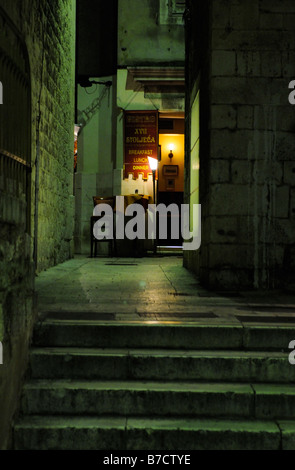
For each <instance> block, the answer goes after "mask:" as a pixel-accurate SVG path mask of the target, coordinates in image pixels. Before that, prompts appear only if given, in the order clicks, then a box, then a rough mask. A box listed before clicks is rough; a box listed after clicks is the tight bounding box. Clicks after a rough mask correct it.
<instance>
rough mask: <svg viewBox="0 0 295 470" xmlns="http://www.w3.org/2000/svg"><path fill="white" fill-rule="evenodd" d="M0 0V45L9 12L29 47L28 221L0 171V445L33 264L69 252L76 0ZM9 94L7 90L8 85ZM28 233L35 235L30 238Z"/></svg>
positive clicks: (10, 122)
mask: <svg viewBox="0 0 295 470" xmlns="http://www.w3.org/2000/svg"><path fill="white" fill-rule="evenodd" d="M0 8H1V9H2V13H3V14H2V16H1V15H0V19H1V27H0V46H2V47H3V44H4V42H5V40H4V34H5V28H6V27H7V21H6V18H8V19H10V20H11V22H12V23H13V24H14V26H15V28H16V30H18V34H19V37H20V38H21V40H22V41H23V44H24V48H25V49H26V50H27V55H28V65H29V69H30V100H31V103H30V108H31V109H30V112H31V117H32V120H31V129H30V130H27V126H26V127H25V126H24V128H23V135H22V136H21V137H20V143H21V144H22V142H23V141H25V142H28V141H30V142H31V158H30V161H31V165H32V173H31V184H30V194H29V195H28V203H29V204H30V206H31V207H30V208H31V210H30V211H29V212H31V218H30V223H27V221H26V217H25V214H24V213H25V211H26V208H25V207H26V204H25V198H24V199H22V198H21V193H20V191H19V189H18V190H17V191H16V192H14V189H15V185H12V186H11V185H10V187H9V188H8V186H7V185H6V186H7V187H6V186H5V184H4V185H2V183H3V181H5V179H6V175H5V174H4V175H1V177H2V179H1V185H0V186H1V187H0V191H1V195H0V198H1V205H0V209H1V210H0V219H1V220H0V226H1V230H0V273H1V274H0V341H1V342H2V343H3V364H2V365H0V416H1V428H0V448H1V449H5V448H7V447H9V445H10V439H11V435H10V426H11V420H12V418H13V415H14V413H15V412H16V406H17V403H18V399H19V394H20V389H21V384H22V380H23V374H24V371H25V370H26V365H27V358H28V347H29V344H30V338H31V332H32V326H33V323H34V319H35V314H36V312H35V308H34V293H33V291H34V274H35V272H34V271H35V268H36V269H37V271H41V270H43V269H45V268H47V267H49V266H52V265H54V264H56V263H58V262H62V261H64V260H65V259H67V258H69V257H70V256H71V249H72V248H71V246H72V237H73V222H74V216H73V189H72V186H73V146H74V96H75V94H74V57H75V50H74V47H75V43H74V39H75V1H74V0H59V1H57V0H55V1H51V2H47V1H45V0H40V1H39V0H30V1H29V0H24V1H22V2H11V1H9V0H0ZM0 13H1V10H0ZM13 47H14V45H13V44H12V49H13ZM0 80H1V77H0ZM9 86H12V84H11V83H4V82H3V105H1V107H0V113H1V112H5V129H4V128H3V127H2V125H1V132H5V133H6V134H7V135H8V136H9V135H10V136H11V137H13V133H14V120H15V114H14V113H17V112H19V110H18V107H17V105H16V106H15V108H14V111H13V112H12V109H8V108H6V107H5V106H6V101H5V97H7V95H8V88H9ZM17 91H18V90H15V93H17ZM10 94H12V95H13V91H12V90H10ZM29 133H30V134H31V135H29V136H28V134H29ZM9 141H10V140H9V139H8V140H7V142H9ZM7 145H8V146H9V143H8V144H7ZM20 148H21V145H20ZM4 150H7V151H10V152H12V150H11V149H10V148H5V149H4ZM18 156H20V155H18ZM36 182H37V188H38V189H37V192H36V193H35V188H36ZM35 195H36V199H35ZM35 201H37V203H35ZM36 221H37V230H36V229H35V227H36V224H35V222H36ZM34 236H37V238H36V241H37V243H35V244H34ZM36 249H37V250H36ZM34 254H35V258H36V261H37V265H36V266H35V265H34Z"/></svg>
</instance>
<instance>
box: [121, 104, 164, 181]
mask: <svg viewBox="0 0 295 470" xmlns="http://www.w3.org/2000/svg"><path fill="white" fill-rule="evenodd" d="M148 157H152V158H156V159H158V112H157V111H125V113H124V178H128V176H129V174H130V173H131V174H132V175H133V178H134V179H137V178H138V175H139V174H142V175H143V179H147V178H148V175H149V174H150V173H152V171H151V169H150V166H149V161H148Z"/></svg>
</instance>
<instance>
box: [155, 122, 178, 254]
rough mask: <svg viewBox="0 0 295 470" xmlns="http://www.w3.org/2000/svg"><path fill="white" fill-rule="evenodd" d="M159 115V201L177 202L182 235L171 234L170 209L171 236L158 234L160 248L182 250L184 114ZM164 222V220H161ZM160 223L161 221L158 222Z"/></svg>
mask: <svg viewBox="0 0 295 470" xmlns="http://www.w3.org/2000/svg"><path fill="white" fill-rule="evenodd" d="M164 116H165V117H163V115H160V116H159V145H160V150H161V151H160V153H161V159H160V161H159V168H158V188H157V193H158V194H157V196H158V197H157V202H158V204H164V205H165V206H166V207H168V206H169V205H170V204H176V205H177V207H178V214H179V215H178V217H177V223H178V227H179V236H178V238H175V237H174V236H172V235H171V223H176V221H175V220H173V221H172V220H171V215H170V213H168V224H167V225H168V227H167V239H160V238H158V242H157V244H158V247H159V248H158V249H159V250H161V248H166V250H169V251H173V250H180V249H181V248H182V242H183V240H182V237H181V220H180V213H181V204H183V202H184V201H183V195H184V117H183V114H182V113H181V114H179V115H178V114H175V115H164ZM159 223H160V220H159ZM158 225H159V224H158Z"/></svg>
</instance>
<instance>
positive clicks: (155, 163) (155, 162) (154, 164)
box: [148, 157, 158, 171]
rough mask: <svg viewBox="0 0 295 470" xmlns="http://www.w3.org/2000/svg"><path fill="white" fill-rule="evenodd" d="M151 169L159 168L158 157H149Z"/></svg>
mask: <svg viewBox="0 0 295 470" xmlns="http://www.w3.org/2000/svg"><path fill="white" fill-rule="evenodd" d="M148 159H149V165H150V169H151V170H152V171H153V170H156V169H157V168H158V160H157V159H156V158H152V157H148Z"/></svg>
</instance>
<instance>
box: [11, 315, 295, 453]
mask: <svg viewBox="0 0 295 470" xmlns="http://www.w3.org/2000/svg"><path fill="white" fill-rule="evenodd" d="M293 339H295V327H290V326H289V327H288V326H278V325H272V326H266V325H264V326H258V325H256V326H255V325H252V326H244V325H242V324H231V325H225V324H219V325H213V324H211V325H208V324H207V325H205V324H204V325H201V324H197V323H193V322H192V323H187V324H184V323H177V322H175V323H169V322H167V323H143V322H142V323H121V324H120V323H117V322H116V323H115V322H109V323H102V322H99V321H92V322H91V321H83V320H75V321H73V320H52V319H51V320H50V319H46V320H45V321H43V322H40V323H38V324H37V325H36V328H35V333H34V338H33V347H32V349H31V354H30V370H29V371H28V380H27V382H26V384H25V386H24V389H23V396H22V402H21V412H20V415H19V417H18V419H17V421H16V422H15V424H14V449H15V450H23V449H35V450H37V449H41V450H53V449H69V450H73V449H93V450H165V451H167V450H191V451H192V450H199V449H205V450H214V449H228V450H234V449H247V450H250V449H251V450H252V449H253V450H254V449H258V450H267V449H272V450H276V449H277V450H279V449H293V450H294V449H295V386H294V383H295V366H294V365H291V364H290V363H289V361H288V356H289V353H290V350H289V349H288V345H289V343H290V341H292V340H293Z"/></svg>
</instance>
